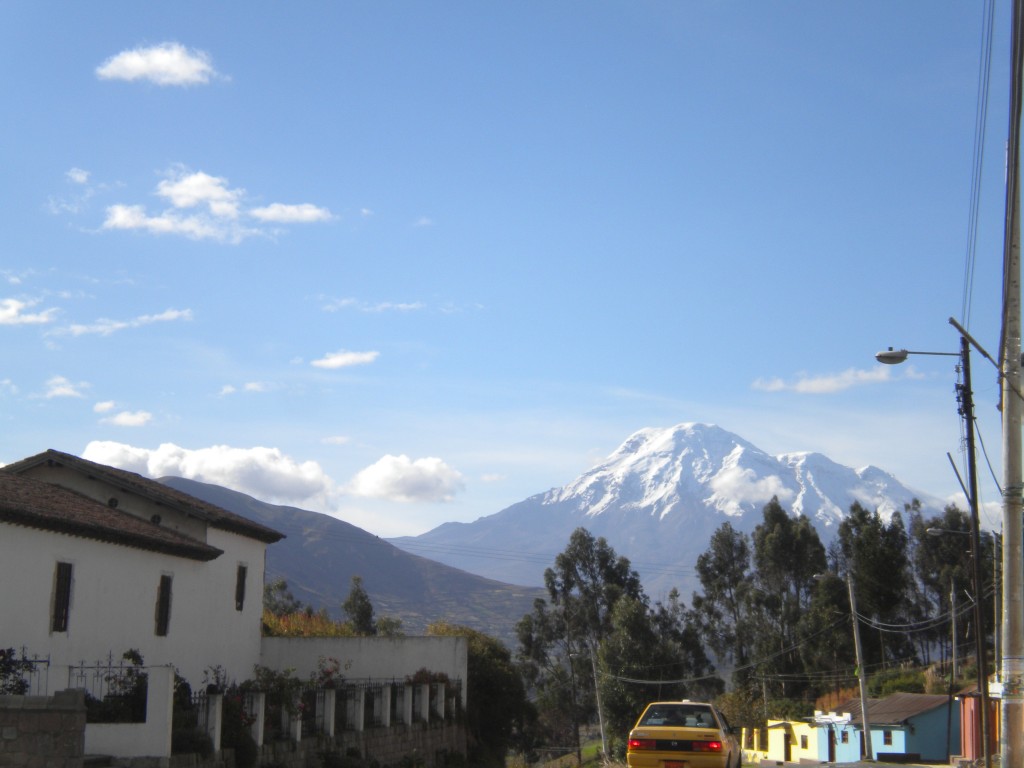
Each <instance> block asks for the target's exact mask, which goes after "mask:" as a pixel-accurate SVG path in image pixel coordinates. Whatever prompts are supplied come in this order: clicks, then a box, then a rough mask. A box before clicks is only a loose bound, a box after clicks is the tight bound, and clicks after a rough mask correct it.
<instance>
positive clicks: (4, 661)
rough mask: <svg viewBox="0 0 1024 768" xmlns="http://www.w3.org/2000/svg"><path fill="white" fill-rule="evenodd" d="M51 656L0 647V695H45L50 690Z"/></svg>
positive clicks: (22, 649)
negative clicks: (29, 653)
mask: <svg viewBox="0 0 1024 768" xmlns="http://www.w3.org/2000/svg"><path fill="white" fill-rule="evenodd" d="M49 684H50V657H49V656H46V657H43V656H36V655H32V656H29V655H28V651H27V649H26V648H25V647H24V646H23V647H22V648H21V650H20V651H15V650H14V649H13V648H0V695H10V694H14V695H28V696H45V695H46V694H47V693H48V692H49Z"/></svg>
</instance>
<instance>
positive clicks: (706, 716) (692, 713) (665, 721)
mask: <svg viewBox="0 0 1024 768" xmlns="http://www.w3.org/2000/svg"><path fill="white" fill-rule="evenodd" d="M639 725H650V726H653V725H674V726H677V727H689V728H717V727H718V724H717V723H716V722H715V718H714V715H712V714H711V707H706V706H702V705H699V704H660V705H658V706H657V707H651V708H650V709H648V710H647V711H646V712H644V716H643V719H642V720H641V721H640V722H639Z"/></svg>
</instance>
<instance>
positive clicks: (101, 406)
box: [92, 400, 117, 413]
mask: <svg viewBox="0 0 1024 768" xmlns="http://www.w3.org/2000/svg"><path fill="white" fill-rule="evenodd" d="M116 406H117V404H116V403H115V402H114V401H113V400H104V401H103V402H102V403H96V405H94V406H93V407H92V410H93V413H110V411H112V410H114V408H115V407H116Z"/></svg>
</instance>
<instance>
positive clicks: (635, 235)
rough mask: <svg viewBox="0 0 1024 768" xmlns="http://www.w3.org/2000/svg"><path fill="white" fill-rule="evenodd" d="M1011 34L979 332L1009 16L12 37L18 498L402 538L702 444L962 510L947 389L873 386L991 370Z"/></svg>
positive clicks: (769, 10) (17, 33)
mask: <svg viewBox="0 0 1024 768" xmlns="http://www.w3.org/2000/svg"><path fill="white" fill-rule="evenodd" d="M1008 15H1009V9H1008V7H1006V4H1005V3H1000V4H997V5H996V34H995V38H994V43H995V44H994V51H993V66H992V73H991V87H990V97H989V108H988V123H987V126H988V127H987V131H986V142H985V146H984V150H985V152H984V166H983V173H982V177H981V188H980V196H979V206H980V207H979V217H978V225H977V241H976V242H977V263H976V267H975V269H974V273H973V280H972V287H971V290H970V291H969V292H968V291H965V278H964V276H965V255H966V253H967V251H968V241H969V236H968V232H969V229H970V218H969V214H970V209H971V171H972V155H973V152H974V132H975V122H976V103H977V99H978V80H979V67H978V62H979V57H980V43H981V37H982V23H983V18H982V16H983V5H982V4H981V3H964V2H948V1H945V0H919V1H909V0H908V1H906V2H899V3H893V2H890V1H889V0H876V1H870V0H868V1H865V0H858V1H857V2H845V1H840V2H829V3H822V2H818V1H816V0H815V1H810V0H809V1H807V2H797V1H795V0H794V1H792V2H735V1H733V0H721V1H719V2H676V1H673V2H633V1H631V2H603V1H602V2H589V3H583V2H571V1H566V2H534V1H532V0H526V1H525V2H502V1H498V2H489V3H478V2H438V3H411V2H347V1H345V2H335V3H302V2H300V3H287V4H285V3H269V2H253V3H246V4H240V3H216V4H214V3H205V2H203V3H200V2H189V1H187V0H183V1H180V2H175V3H160V4H154V3H123V2H110V3H100V4H97V3H51V2H27V1H23V0H11V1H10V2H6V3H4V4H3V5H2V6H0V60H2V61H3V64H4V71H5V73H6V74H5V77H4V78H3V82H2V84H0V92H2V94H3V101H4V104H5V105H6V110H5V113H6V119H4V120H2V121H0V147H2V150H0V151H2V153H3V173H2V175H0V184H2V185H3V190H2V191H3V200H4V205H3V206H2V207H0V225H2V230H3V232H4V238H3V241H4V245H3V248H2V254H3V255H2V258H0V337H2V339H3V345H2V348H3V350H4V358H3V363H2V364H0V462H11V461H15V460H17V459H20V458H23V457H25V456H28V455H31V454H34V453H37V452H39V451H42V450H45V449H46V448H57V449H59V450H64V451H68V452H70V453H75V454H79V455H86V456H87V457H89V458H93V459H96V460H100V461H105V462H110V463H115V464H117V465H119V466H124V467H126V468H129V469H133V470H135V471H139V472H143V473H148V474H153V475H157V476H159V475H162V474H178V475H184V476H188V477H194V478H196V479H200V480H205V481H208V482H215V483H219V484H223V485H228V486H230V487H234V488H237V489H239V490H242V491H245V492H248V493H251V494H253V495H255V496H257V497H259V498H263V499H265V500H268V501H275V502H279V503H288V504H294V505H296V506H301V507H305V508H309V509H317V510H320V511H329V512H332V513H334V514H337V515H338V516H340V517H342V518H343V519H346V520H348V521H350V522H352V523H354V524H356V525H359V526H361V527H363V528H366V529H367V530H370V531H372V532H374V533H378V534H380V535H382V536H390V535H402V534H414V533H420V532H423V531H425V530H428V529H430V528H432V527H434V526H436V525H438V524H440V523H441V522H444V521H448V520H467V521H468V520H473V519H476V518H477V517H480V516H483V515H487V514H491V513H494V512H497V511H499V510H500V509H502V508H504V507H505V506H507V505H509V504H512V503H514V502H516V501H519V500H521V499H523V498H525V497H527V496H529V495H532V494H534V493H539V492H542V491H545V490H547V489H548V488H551V487H554V486H559V485H562V484H565V483H567V482H569V481H570V480H572V479H573V478H575V477H576V476H577V475H578V474H580V473H581V472H582V471H584V470H586V469H587V468H589V467H590V466H592V465H593V463H594V462H596V461H597V460H599V459H600V458H602V457H604V456H606V455H607V454H609V453H610V452H611V451H613V450H614V449H615V448H616V447H617V446H618V445H619V443H621V442H622V441H623V440H624V439H625V438H626V437H627V436H628V435H629V434H630V433H632V432H633V431H635V430H637V429H640V428H642V427H649V426H669V425H672V424H676V423H681V422H692V421H699V422H709V423H716V424H719V425H720V426H722V427H724V428H725V429H728V430H730V431H733V432H735V433H737V434H739V435H741V436H742V437H744V438H746V439H747V440H749V441H751V442H753V443H754V444H755V445H757V446H758V447H760V448H762V449H764V450H765V451H768V452H769V453H782V452H790V451H820V452H823V453H825V454H827V455H828V456H830V457H831V458H833V459H834V460H836V461H839V462H840V463H843V464H847V465H849V466H854V467H859V466H863V465H866V464H875V465H877V466H880V467H882V468H883V469H886V470H888V471H891V472H893V473H894V474H895V475H896V476H897V477H898V478H899V479H901V480H902V481H903V482H904V483H906V484H908V485H910V486H911V487H914V488H918V489H921V490H923V491H926V492H928V493H931V494H934V495H938V496H949V495H952V494H954V493H955V492H956V491H957V490H958V485H957V480H956V477H955V475H954V474H953V472H952V471H951V469H950V467H949V464H948V461H947V459H946V452H947V451H948V452H952V453H953V454H954V455H958V453H959V450H960V440H959V436H960V430H959V422H958V417H957V413H956V403H955V400H954V392H953V386H954V383H955V375H954V373H953V363H952V361H951V360H946V359H944V358H917V359H915V360H913V362H912V364H907V365H904V366H901V367H899V368H885V367H881V366H879V365H877V364H876V363H875V362H874V359H873V355H874V353H875V352H876V351H878V350H879V349H882V348H884V347H885V346H887V345H894V346H905V347H909V348H911V349H918V350H949V351H955V350H956V349H957V343H958V337H957V335H956V332H955V331H954V330H953V329H952V328H951V327H950V326H949V325H948V324H947V318H948V317H950V316H956V317H958V318H962V317H964V307H965V302H967V303H968V305H969V307H970V313H969V316H968V317H967V318H966V319H967V322H968V325H969V327H970V328H971V330H972V332H973V333H974V334H975V335H976V336H977V338H978V339H979V341H981V342H982V343H983V344H986V346H988V348H989V350H990V351H991V352H992V353H993V354H995V353H996V352H997V346H998V336H999V302H1000V285H999V274H1000V270H1001V261H1002V234H1003V232H1002V219H1003V146H1004V142H1005V136H1006V124H1007V117H1006V110H1007V100H1008V99H1007V64H1008V60H1009V53H1008V50H1007V46H1008V35H1007V33H1006V28H1007V26H1008ZM965 297H966V298H965ZM975 390H976V398H977V401H978V415H979V426H980V429H981V433H982V438H983V439H984V440H985V442H986V445H987V447H988V449H989V454H990V456H991V458H992V461H993V466H994V470H995V472H996V473H999V472H1000V468H999V455H998V453H999V421H998V414H997V412H996V407H995V405H996V401H997V398H998V386H997V383H996V379H995V375H994V371H993V370H991V369H990V368H988V367H987V364H986V363H984V361H982V360H981V359H980V358H977V361H976V363H975ZM982 474H983V477H982V479H983V480H985V481H986V482H985V488H984V489H983V494H984V497H985V498H984V500H985V501H986V502H992V503H996V502H998V495H997V493H996V491H995V490H994V485H993V484H992V483H991V482H990V481H989V480H988V479H987V477H988V473H987V471H985V472H983V473H982ZM992 521H994V518H993V520H990V521H989V522H990V523H991V522H992ZM555 548H557V547H553V549H555Z"/></svg>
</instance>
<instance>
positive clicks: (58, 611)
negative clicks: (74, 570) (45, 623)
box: [50, 563, 71, 632]
mask: <svg viewBox="0 0 1024 768" xmlns="http://www.w3.org/2000/svg"><path fill="white" fill-rule="evenodd" d="M70 613H71V563H57V571H56V573H54V577H53V616H52V617H51V621H50V631H51V632H67V631H68V615H69V614H70Z"/></svg>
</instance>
